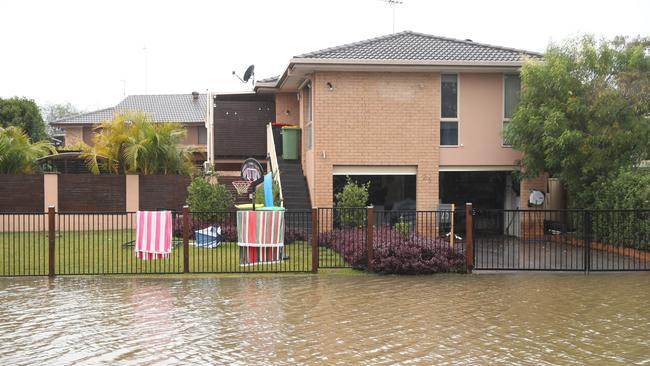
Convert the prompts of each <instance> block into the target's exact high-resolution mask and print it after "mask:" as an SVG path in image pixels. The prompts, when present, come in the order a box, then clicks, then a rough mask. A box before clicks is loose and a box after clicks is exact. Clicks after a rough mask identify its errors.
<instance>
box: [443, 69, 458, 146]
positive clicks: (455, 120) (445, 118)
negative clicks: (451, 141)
mask: <svg viewBox="0 0 650 366" xmlns="http://www.w3.org/2000/svg"><path fill="white" fill-rule="evenodd" d="M444 75H454V76H456V118H452V117H442V77H443V76H444ZM438 90H440V111H439V112H440V113H439V117H440V126H439V127H438V133H439V135H440V139H439V141H438V144H439V146H440V147H445V148H447V147H450V148H457V147H461V146H463V144H461V142H460V141H461V140H460V136H461V134H460V117H459V116H460V73H453V72H449V73H440V85H439V89H438ZM442 122H456V131H458V132H457V136H456V140H457V144H456V145H443V144H442Z"/></svg>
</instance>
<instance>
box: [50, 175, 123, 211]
mask: <svg viewBox="0 0 650 366" xmlns="http://www.w3.org/2000/svg"><path fill="white" fill-rule="evenodd" d="M41 210H42V208H41ZM58 211H59V212H94V211H102V212H124V211H126V176H124V175H92V174H61V175H59V207H58Z"/></svg>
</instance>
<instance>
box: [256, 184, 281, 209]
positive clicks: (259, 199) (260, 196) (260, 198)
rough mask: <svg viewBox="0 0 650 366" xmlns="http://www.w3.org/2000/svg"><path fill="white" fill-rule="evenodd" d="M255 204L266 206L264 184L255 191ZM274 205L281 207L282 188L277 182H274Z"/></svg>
mask: <svg viewBox="0 0 650 366" xmlns="http://www.w3.org/2000/svg"><path fill="white" fill-rule="evenodd" d="M255 204H257V205H263V204H264V184H260V185H259V186H257V188H256V189H255ZM273 205H274V206H276V207H279V206H280V186H279V185H278V184H277V183H276V182H275V181H273Z"/></svg>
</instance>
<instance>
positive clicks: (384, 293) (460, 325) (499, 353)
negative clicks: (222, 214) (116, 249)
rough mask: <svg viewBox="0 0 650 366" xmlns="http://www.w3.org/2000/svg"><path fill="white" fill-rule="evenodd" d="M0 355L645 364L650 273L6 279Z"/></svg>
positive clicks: (12, 360) (50, 360)
mask: <svg viewBox="0 0 650 366" xmlns="http://www.w3.org/2000/svg"><path fill="white" fill-rule="evenodd" d="M0 364H1V365H34V364H43V365H53V364H56V365H59V364H61V365H84V364H88V365H96V364H111V365H112V364H118V365H172V364H174V365H176V364H188V365H189V364H191V365H197V364H201V365H202V364H229V365H232V364H240V365H269V364H273V365H294V364H322V365H351V364H358V365H381V364H391V365H392V364H401V365H414V364H423V365H431V364H435V365H445V364H529V365H551V364H556V365H571V364H576V365H577V364H593V365H602V364H609V365H611V364H622V365H623V364H624V365H628V364H650V274H648V273H639V274H613V273H612V274H592V275H589V276H585V275H583V274H536V273H535V274H496V275H488V274H482V275H435V276H423V277H392V276H383V277H382V276H374V275H364V276H351V275H330V274H326V275H294V276H272V275H263V276H253V275H251V276H242V277H226V278H208V277H204V278H180V277H176V278H142V277H140V278H128V277H119V276H115V277H110V276H105V277H99V276H98V277H59V278H56V279H54V280H49V279H47V278H18V279H16V278H7V279H0Z"/></svg>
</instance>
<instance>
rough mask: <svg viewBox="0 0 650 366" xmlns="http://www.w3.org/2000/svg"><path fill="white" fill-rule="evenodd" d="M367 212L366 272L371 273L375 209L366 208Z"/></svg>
mask: <svg viewBox="0 0 650 366" xmlns="http://www.w3.org/2000/svg"><path fill="white" fill-rule="evenodd" d="M366 210H367V215H366V218H367V222H366V228H367V230H368V236H367V238H366V245H367V246H368V272H372V260H373V258H374V256H375V248H374V241H375V240H374V239H375V238H374V236H373V229H374V227H375V208H374V207H373V206H368V208H367V209H366Z"/></svg>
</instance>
